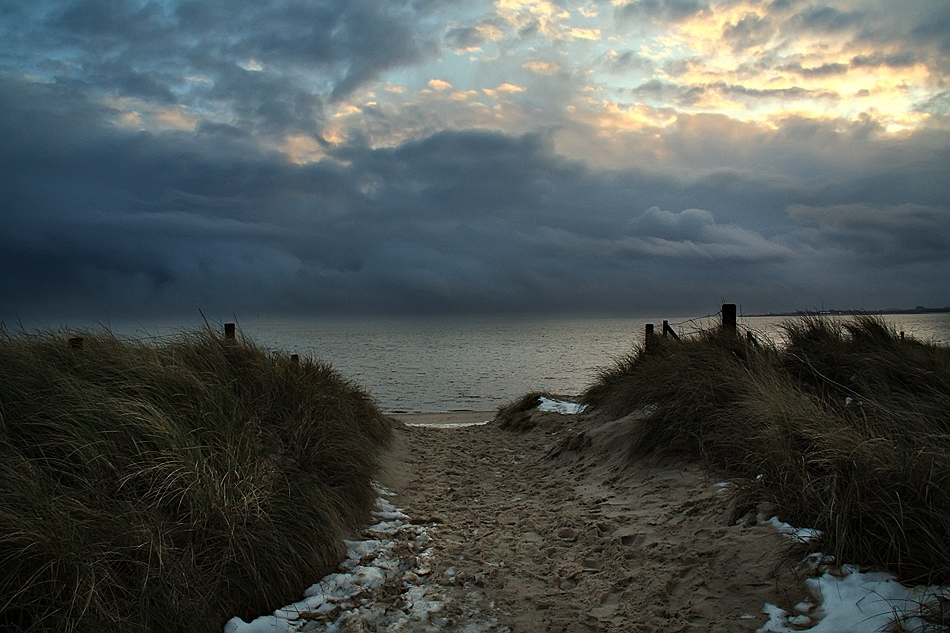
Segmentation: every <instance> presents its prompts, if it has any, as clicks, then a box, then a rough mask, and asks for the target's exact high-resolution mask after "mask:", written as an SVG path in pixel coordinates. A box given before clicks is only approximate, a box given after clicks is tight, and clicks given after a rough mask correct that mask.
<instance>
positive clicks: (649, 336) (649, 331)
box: [643, 323, 653, 347]
mask: <svg viewBox="0 0 950 633" xmlns="http://www.w3.org/2000/svg"><path fill="white" fill-rule="evenodd" d="M652 340H653V324H652V323H647V327H646V331H645V332H644V333H643V345H644V346H645V347H650V342H651V341H652Z"/></svg>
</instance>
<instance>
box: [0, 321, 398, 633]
mask: <svg viewBox="0 0 950 633" xmlns="http://www.w3.org/2000/svg"><path fill="white" fill-rule="evenodd" d="M76 334H77V333H75V332H73V333H67V332H45V333H36V334H28V333H20V334H16V335H13V334H10V333H8V332H6V331H0V569H3V574H0V629H4V628H6V629H12V630H18V631H60V632H61V631H67V632H69V631H77V632H80V631H107V632H108V631H123V632H129V631H143V632H144V631H151V632H155V631H159V632H161V631H200V630H205V631H212V630H214V631H219V630H221V627H222V626H223V624H224V622H225V621H226V620H227V619H228V618H229V617H231V616H233V615H240V616H242V617H244V618H245V619H248V620H249V619H251V618H253V617H255V616H257V615H260V614H262V613H265V612H268V611H271V610H273V609H274V608H276V607H278V606H280V605H281V604H284V603H286V601H287V600H288V599H289V598H293V597H294V596H299V595H301V592H302V591H303V590H304V589H305V588H306V587H307V586H308V585H309V584H311V583H312V582H314V581H315V580H316V579H317V578H319V577H320V576H322V575H324V574H325V573H327V572H328V571H330V570H332V569H333V568H334V567H335V566H336V565H337V564H338V562H339V561H340V560H341V559H342V557H343V555H344V548H343V545H342V537H343V536H344V534H345V533H346V532H347V531H348V530H350V529H352V528H354V527H356V526H357V525H358V524H360V523H361V522H362V521H364V520H365V519H367V518H368V516H369V513H370V511H371V509H372V504H373V500H374V498H375V494H374V492H373V489H372V485H371V478H372V476H373V474H374V471H375V469H376V467H377V458H378V454H379V452H380V451H381V450H382V449H383V448H384V447H385V446H386V444H387V443H388V441H389V439H390V435H391V428H390V425H389V421H388V419H387V418H386V417H385V416H384V415H383V414H382V413H381V412H380V411H379V409H378V408H377V407H376V405H375V404H374V402H373V401H372V399H371V398H370V397H369V396H368V395H367V394H366V393H364V392H363V391H361V390H360V389H359V388H357V387H356V386H354V385H353V384H351V383H349V382H348V381H346V380H345V379H343V378H342V377H340V376H339V375H338V374H336V373H335V372H334V371H333V370H332V368H330V367H329V366H327V365H325V364H323V363H320V362H318V361H314V360H311V359H302V360H301V361H300V362H293V361H292V360H291V358H290V357H289V356H287V355H285V354H269V353H267V352H266V351H264V350H262V349H260V348H257V347H256V346H254V345H253V344H252V343H250V342H248V341H246V340H242V341H233V340H226V339H224V338H222V337H220V336H218V335H216V334H215V333H213V332H211V331H210V330H206V331H199V332H193V333H185V334H181V335H180V336H178V337H175V338H173V339H169V340H166V341H160V342H157V343H147V342H143V341H136V340H123V339H119V338H117V337H115V336H113V335H112V334H110V333H109V332H82V333H79V334H81V336H82V337H83V338H84V346H83V348H82V349H72V348H71V347H70V346H69V345H68V344H67V339H68V338H69V337H70V336H74V335H76Z"/></svg>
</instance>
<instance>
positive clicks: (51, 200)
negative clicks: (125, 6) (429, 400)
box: [0, 82, 950, 319]
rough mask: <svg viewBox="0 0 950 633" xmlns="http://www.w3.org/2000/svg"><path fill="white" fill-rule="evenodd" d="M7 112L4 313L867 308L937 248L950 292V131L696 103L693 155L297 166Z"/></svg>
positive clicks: (451, 139)
mask: <svg viewBox="0 0 950 633" xmlns="http://www.w3.org/2000/svg"><path fill="white" fill-rule="evenodd" d="M0 108H2V110H3V111H4V112H6V113H8V116H7V117H5V118H4V120H3V121H2V122H0V148H2V150H0V173H2V176H0V184H2V191H4V196H3V199H2V201H0V204H2V207H0V213H2V215H0V217H2V218H3V220H2V221H3V227H2V229H3V230H2V231H0V253H2V256H0V293H2V296H4V298H5V306H4V310H5V314H4V315H3V318H5V319H12V318H14V317H15V316H16V315H18V314H19V315H21V316H24V315H26V316H28V315H30V314H34V313H37V312H42V313H46V314H48V313H55V312H56V311H63V312H64V313H66V312H69V313H70V314H77V313H81V314H90V315H96V316H101V315H102V314H103V312H104V311H105V312H108V313H109V314H110V315H113V316H118V315H121V314H126V315H135V316H142V315H147V316H157V315H159V314H168V313H172V314H182V313H190V314H195V313H196V312H197V310H198V309H202V310H205V311H206V312H208V313H220V314H225V315H230V314H233V313H238V314H240V313H247V312H251V311H253V312H254V313H261V312H306V313H309V314H313V313H320V314H328V313H354V312H356V313H366V312H377V313H415V312H425V313H444V312H466V311H478V312H512V311H521V312H525V311H562V312H565V311H566V312H571V311H587V312H599V313H604V312H614V311H626V312H631V311H635V310H636V309H637V306H642V305H643V301H644V297H649V298H650V306H651V309H652V307H655V308H656V309H664V310H674V309H689V310H692V309H695V306H697V305H709V304H713V305H714V304H715V303H716V301H718V300H719V298H720V295H726V296H741V297H743V302H744V303H745V304H746V305H748V306H752V305H754V304H755V303H756V302H759V303H760V304H761V305H762V306H763V309H779V308H781V307H788V308H798V307H801V303H800V299H796V298H795V297H796V296H798V297H800V296H803V295H802V294H799V295H795V294H794V293H795V292H799V293H814V292H817V291H819V290H821V289H825V290H827V291H828V292H829V294H828V295H827V296H833V295H832V294H830V293H831V292H832V291H834V292H839V293H843V294H841V295H834V296H846V297H849V296H857V294H855V293H856V290H855V289H856V288H864V293H865V294H864V295H862V296H863V297H864V300H863V301H864V302H863V303H861V304H860V305H868V301H871V300H873V301H880V302H884V303H890V302H897V303H899V302H900V301H899V300H900V299H901V298H902V296H903V295H901V294H900V293H899V292H897V291H895V292H890V291H888V290H887V285H886V284H887V283H888V282H889V280H895V283H896V279H897V278H899V276H900V275H901V274H906V273H907V271H908V270H909V269H911V268H914V267H919V266H921V265H924V263H926V265H927V266H929V267H930V268H931V269H933V270H934V271H942V273H943V274H944V276H943V277H940V276H939V275H936V273H933V274H930V273H928V274H927V275H924V277H923V278H921V280H920V282H919V283H920V284H921V285H920V288H921V289H922V291H923V292H926V293H930V294H929V295H928V296H933V297H939V296H941V295H940V293H941V292H942V291H943V290H945V289H946V285H945V282H944V281H943V279H945V274H946V273H947V272H950V260H948V252H950V251H948V248H947V247H948V246H950V245H948V244H947V241H948V237H947V236H948V235H950V225H948V212H947V209H948V208H950V200H948V195H947V192H946V188H945V187H944V186H943V185H942V183H945V182H947V179H948V178H950V173H948V171H950V167H948V165H950V156H948V155H947V154H948V152H947V150H946V149H945V148H946V147H947V146H948V145H947V143H946V140H947V139H945V138H943V137H942V136H940V135H936V136H935V135H932V134H931V135H929V136H922V135H918V136H915V137H912V138H910V139H904V140H901V141H899V142H898V141H894V142H887V143H881V142H880V141H874V140H873V133H871V136H868V134H865V135H863V136H862V134H861V133H860V130H858V129H857V128H856V129H855V130H852V131H848V130H844V131H842V130H840V129H835V127H834V126H833V125H831V124H824V123H821V122H814V121H804V120H802V121H799V122H796V121H791V120H790V121H788V122H786V124H785V125H784V126H783V127H782V128H781V129H780V130H778V131H769V130H765V129H762V128H757V127H756V126H749V125H743V124H740V123H738V122H735V121H731V122H730V120H728V119H725V118H716V117H708V116H707V117H694V118H690V117H681V120H680V121H678V122H677V124H676V125H675V126H673V128H671V129H670V130H669V131H667V132H666V133H665V135H664V139H663V143H664V147H665V150H664V151H665V152H666V153H667V154H673V155H675V156H676V157H677V158H676V160H675V164H676V165H693V167H692V168H691V169H690V170H689V171H688V172H682V171H680V170H678V169H675V170H673V169H671V170H670V171H669V172H668V173H664V172H663V171H662V170H660V171H657V170H656V169H651V170H641V169H632V168H626V169H618V170H616V171H598V170H593V169H591V168H589V167H586V166H585V165H584V164H582V163H580V162H577V161H571V160H567V159H566V158H564V157H563V156H560V155H559V154H558V153H557V152H556V151H555V149H554V147H555V139H554V136H552V135H551V134H528V135H521V136H508V135H504V134H500V133H489V132H478V131H457V132H440V133H437V134H434V135H432V136H430V137H428V138H425V139H420V140H415V141H409V142H405V143H402V144H399V145H397V146H395V147H391V148H377V149H373V148H370V147H368V146H366V145H364V144H361V143H351V144H349V145H344V146H341V147H339V148H336V149H329V148H328V151H330V152H331V156H332V158H330V159H326V160H323V161H320V162H317V163H312V164H309V165H294V164H291V163H288V162H286V161H285V160H284V159H283V158H282V157H280V156H278V155H276V154H270V153H267V152H266V151H262V150H260V149H258V147H257V146H256V145H255V144H252V143H249V142H248V138H247V137H246V136H245V135H242V134H240V133H239V132H237V131H236V130H235V129H234V128H233V127H229V126H204V127H202V128H200V129H198V130H196V131H194V132H175V133H165V134H148V133H131V132H126V131H122V130H121V129H118V128H115V127H113V126H111V125H108V124H107V123H104V122H103V119H102V118H101V114H102V113H101V107H100V106H96V105H92V104H90V103H89V102H88V101H84V100H83V99H82V98H81V96H77V94H76V93H75V92H74V91H73V89H72V88H70V87H69V86H59V85H55V84H54V85H50V84H35V83H33V84H30V83H22V82H17V83H11V82H5V83H4V84H3V85H2V90H0ZM727 125H729V126H732V127H729V128H727V127H726V126H727ZM944 136H945V135H944ZM869 139H871V140H869ZM816 145H817V146H820V147H822V153H821V154H820V155H818V154H816V153H815V152H814V150H813V147H815V146H816ZM895 165H901V166H902V167H901V168H895ZM685 174H689V175H685ZM818 265H822V266H827V267H828V270H833V271H834V274H829V275H826V277H828V279H824V278H822V277H821V276H820V275H818V273H816V271H815V266H818ZM843 271H847V272H848V274H849V275H850V277H848V278H847V279H846V278H845V277H843V276H842V275H844V272H843ZM816 275H817V276H816ZM899 287H902V286H900V285H899V284H898V285H895V288H899ZM816 289H817V290H816ZM788 292H792V293H793V294H792V296H791V299H789V298H788V297H786V298H785V299H783V296H785V295H787V293H788ZM849 293H850V294H849ZM807 296H814V295H813V294H807ZM934 300H935V301H938V302H939V300H937V299H936V298H935V299H934ZM783 302H784V303H783ZM917 302H918V301H916V300H915V302H914V304H915V305H916V303H917Z"/></svg>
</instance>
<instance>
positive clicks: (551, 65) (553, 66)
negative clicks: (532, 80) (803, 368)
mask: <svg viewBox="0 0 950 633" xmlns="http://www.w3.org/2000/svg"><path fill="white" fill-rule="evenodd" d="M521 67H522V68H527V69H528V70H530V71H531V72H533V73H537V74H539V75H553V74H555V73H557V72H558V71H559V70H561V65H560V64H557V63H555V62H544V61H530V62H525V63H523V64H521Z"/></svg>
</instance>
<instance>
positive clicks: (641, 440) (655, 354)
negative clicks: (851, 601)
mask: <svg viewBox="0 0 950 633" xmlns="http://www.w3.org/2000/svg"><path fill="white" fill-rule="evenodd" d="M785 333H786V338H787V340H788V342H787V345H785V346H783V347H781V348H779V347H777V346H775V345H770V344H764V345H763V344H758V343H754V342H751V341H749V340H747V339H744V338H742V337H739V336H736V335H735V334H730V333H728V332H723V331H719V330H713V331H704V332H699V333H696V334H694V335H692V336H689V337H686V338H684V340H681V341H674V340H671V339H665V338H662V337H654V338H653V339H652V340H651V342H650V345H649V347H640V348H638V349H636V350H634V352H633V353H631V354H630V355H629V356H627V357H626V358H623V359H620V360H619V361H617V362H616V363H615V365H614V366H613V367H610V368H608V369H605V370H604V371H602V372H601V375H600V376H599V378H598V380H597V381H596V382H595V383H594V384H593V385H591V386H590V387H589V388H588V389H587V391H586V392H585V393H584V394H583V395H582V401H583V402H584V403H585V404H588V405H590V407H592V409H593V410H594V411H600V412H602V413H604V414H607V415H610V416H612V417H622V416H625V415H627V414H629V413H632V412H635V411H645V412H646V414H645V415H640V416H637V417H636V418H635V419H636V421H635V422H632V423H631V426H630V428H629V430H628V432H629V433H630V434H631V438H632V440H633V442H632V445H633V446H634V453H635V454H636V455H647V454H655V453H667V454H669V453H675V454H680V455H686V456H689V457H692V458H696V459H701V460H703V461H704V462H706V463H707V464H708V465H709V466H711V467H715V468H718V469H725V470H728V471H731V472H733V473H735V474H736V475H737V477H738V478H739V479H740V480H742V481H745V482H747V483H746V484H745V485H744V486H743V487H742V489H741V490H740V495H741V498H742V499H744V501H745V502H746V503H745V504H744V508H749V507H751V506H752V504H753V503H755V502H757V501H763V500H765V501H770V502H773V503H775V504H777V505H778V507H780V508H781V517H782V518H783V519H784V520H786V521H789V522H791V523H793V524H796V525H800V526H808V527H815V528H818V529H820V530H821V531H822V532H823V533H824V539H823V541H822V542H820V543H818V546H820V547H821V548H822V549H824V550H825V551H826V552H829V553H834V554H835V555H836V556H837V557H838V560H841V561H844V562H852V563H856V564H863V565H867V566H872V567H879V568H884V569H887V570H889V571H891V572H893V573H895V574H896V575H897V576H898V577H899V578H901V579H902V580H904V581H905V582H925V583H941V584H950V349H948V348H945V347H940V346H936V345H932V344H928V343H924V342H920V341H916V340H912V339H906V340H905V339H904V338H903V337H902V336H901V335H899V334H898V333H897V332H895V331H894V330H893V329H892V328H891V327H889V326H888V325H887V324H886V323H885V322H884V321H883V320H881V319H880V318H875V317H855V318H852V319H850V320H847V321H838V320H830V319H825V318H819V317H804V318H800V319H797V320H792V321H789V322H787V323H786V324H785ZM740 507H741V506H740Z"/></svg>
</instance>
